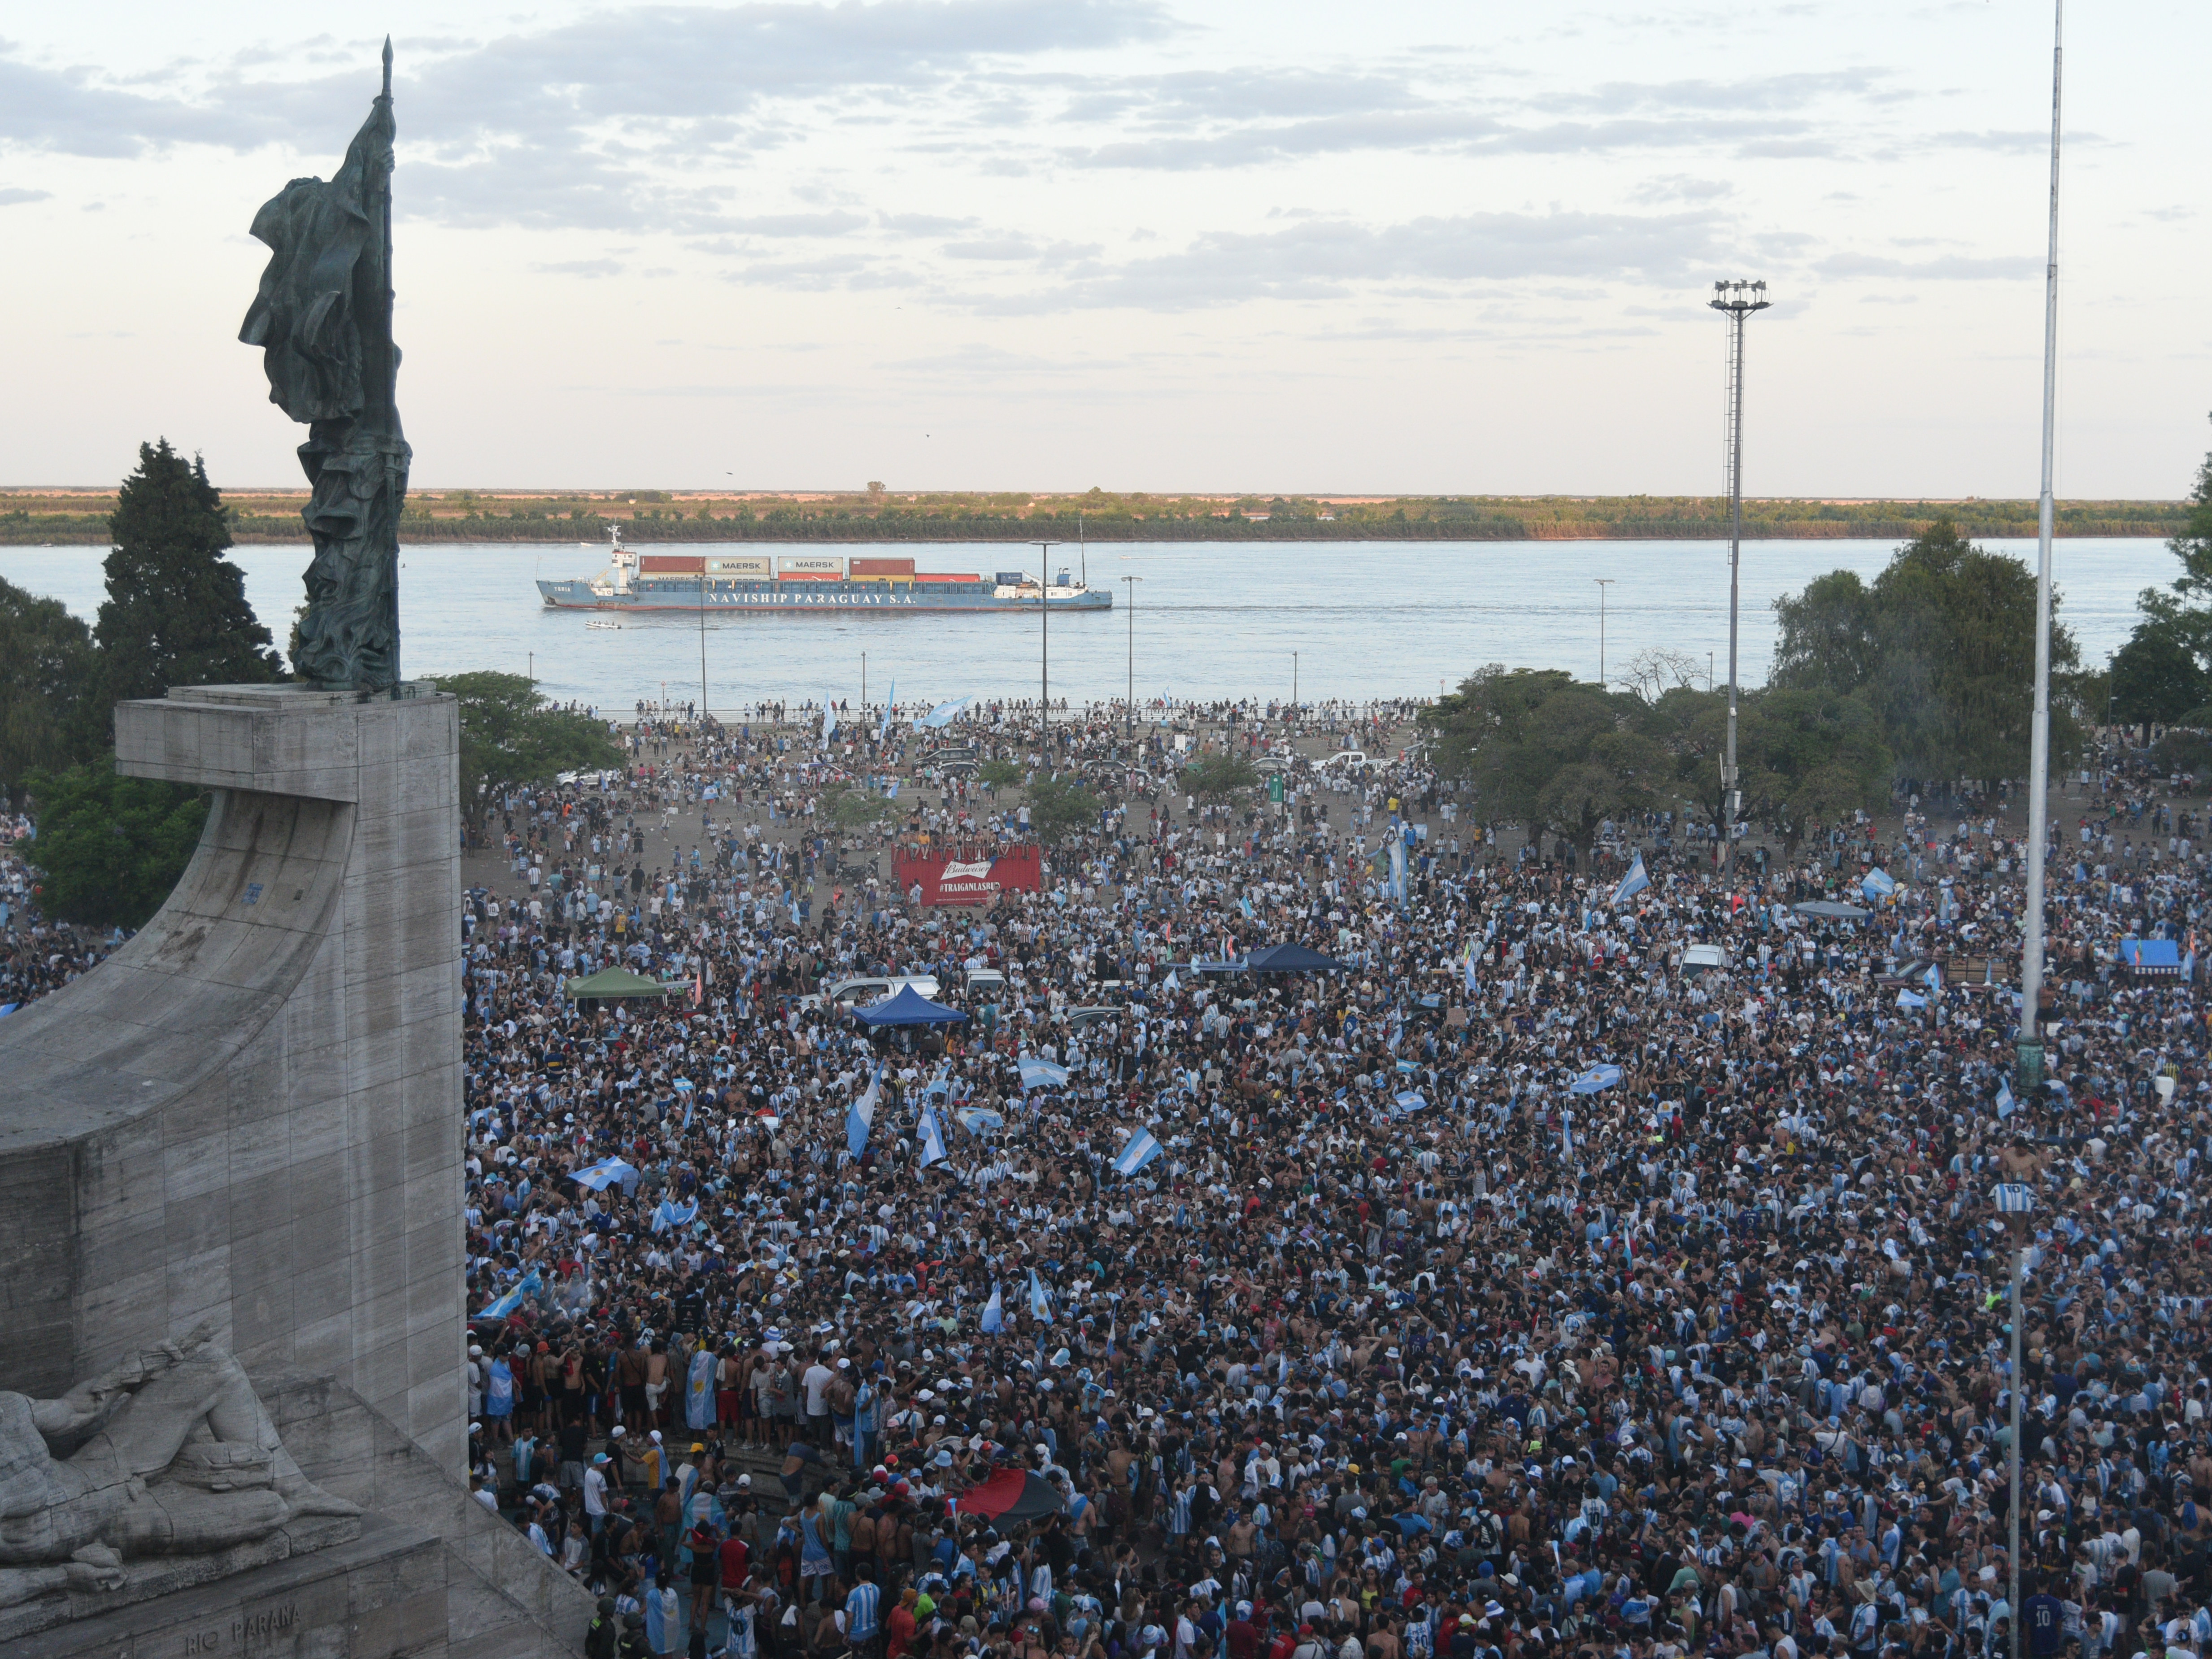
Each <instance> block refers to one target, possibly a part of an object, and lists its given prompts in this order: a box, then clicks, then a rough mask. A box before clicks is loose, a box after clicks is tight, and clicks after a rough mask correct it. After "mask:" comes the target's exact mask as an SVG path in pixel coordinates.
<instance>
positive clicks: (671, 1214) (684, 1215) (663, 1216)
mask: <svg viewBox="0 0 2212 1659" xmlns="http://www.w3.org/2000/svg"><path fill="white" fill-rule="evenodd" d="M698 1218H699V1200H697V1199H696V1198H695V1199H693V1200H691V1202H690V1206H689V1207H687V1208H684V1209H681V1210H679V1209H678V1208H677V1207H676V1200H674V1199H672V1198H664V1199H662V1200H660V1202H659V1204H658V1205H656V1206H654V1207H653V1231H655V1232H657V1233H665V1232H666V1231H668V1230H669V1229H670V1228H671V1227H688V1226H690V1225H691V1223H693V1222H694V1221H696V1220H697V1219H698Z"/></svg>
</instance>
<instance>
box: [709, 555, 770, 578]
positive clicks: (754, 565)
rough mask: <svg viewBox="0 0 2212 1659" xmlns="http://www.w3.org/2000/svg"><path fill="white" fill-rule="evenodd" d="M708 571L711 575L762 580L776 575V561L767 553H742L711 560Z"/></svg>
mask: <svg viewBox="0 0 2212 1659" xmlns="http://www.w3.org/2000/svg"><path fill="white" fill-rule="evenodd" d="M707 570H708V574H710V575H715V576H750V577H753V578H755V579H756V580H762V579H765V578H767V577H769V576H773V575H774V574H775V560H774V559H772V558H770V557H769V556H768V555H767V554H765V553H741V554H738V555H737V556H734V557H731V558H722V559H709V560H708V561H707Z"/></svg>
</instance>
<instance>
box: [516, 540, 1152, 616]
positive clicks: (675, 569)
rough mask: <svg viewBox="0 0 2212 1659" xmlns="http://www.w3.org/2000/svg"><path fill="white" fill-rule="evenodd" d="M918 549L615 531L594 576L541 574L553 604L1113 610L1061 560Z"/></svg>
mask: <svg viewBox="0 0 2212 1659" xmlns="http://www.w3.org/2000/svg"><path fill="white" fill-rule="evenodd" d="M914 567H915V562H914V561H913V560H912V559H901V558H869V557H858V556H847V555H845V554H842V553H730V554H701V553H691V554H682V553H646V554H640V553H638V552H636V551H635V550H632V549H630V548H627V547H624V546H623V544H622V537H621V534H620V532H616V534H615V538H614V545H613V547H612V548H611V550H610V552H609V558H608V564H607V568H605V570H603V571H601V572H600V573H599V574H598V575H596V576H594V577H592V579H591V580H589V581H578V580H573V579H572V580H567V581H544V580H541V581H539V582H538V592H539V594H540V595H542V596H543V597H544V601H545V605H546V608H547V609H548V610H553V611H713V612H714V613H715V614H717V615H725V614H726V615H754V616H799V615H803V614H807V613H810V612H811V613H817V614H818V613H819V612H821V611H917V612H919V611H1036V610H1037V609H1038V608H1039V607H1040V606H1043V607H1045V608H1048V609H1049V610H1053V611H1110V610H1112V609H1113V608H1114V596H1113V594H1112V593H1110V592H1104V591H1094V590H1093V589H1091V588H1090V587H1086V586H1085V585H1084V584H1083V583H1081V582H1080V581H1077V580H1073V578H1072V577H1071V575H1070V574H1069V573H1068V572H1067V571H1066V570H1065V569H1062V570H1061V571H1060V574H1059V576H1058V577H1057V579H1055V580H1053V581H1051V582H1049V583H1048V582H1047V581H1046V580H1044V579H1043V578H1042V577H1041V576H1033V575H1030V574H1029V573H1028V572H1027V571H1024V570H1000V571H997V572H995V573H994V574H993V575H992V576H991V577H990V578H988V579H986V578H984V577H981V576H978V575H974V574H942V573H932V572H928V571H918V570H916V569H915V568H914Z"/></svg>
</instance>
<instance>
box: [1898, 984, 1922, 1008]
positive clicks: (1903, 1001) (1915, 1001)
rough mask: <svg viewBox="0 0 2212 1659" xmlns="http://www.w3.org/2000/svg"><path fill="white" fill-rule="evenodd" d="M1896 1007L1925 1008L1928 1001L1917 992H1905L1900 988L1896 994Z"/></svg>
mask: <svg viewBox="0 0 2212 1659" xmlns="http://www.w3.org/2000/svg"><path fill="white" fill-rule="evenodd" d="M1897 1006H1899V1007H1900V1008H1925V1007H1926V1006H1928V999H1927V998H1926V997H1923V996H1922V995H1920V994H1918V993H1917V992H1913V991H1907V990H1905V989H1904V988H1902V987H1899V990H1898V993H1897Z"/></svg>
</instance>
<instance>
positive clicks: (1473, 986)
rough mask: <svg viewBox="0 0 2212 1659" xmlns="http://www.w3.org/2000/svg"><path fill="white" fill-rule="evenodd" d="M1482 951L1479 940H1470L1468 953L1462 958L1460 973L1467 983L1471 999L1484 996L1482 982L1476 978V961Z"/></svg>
mask: <svg viewBox="0 0 2212 1659" xmlns="http://www.w3.org/2000/svg"><path fill="white" fill-rule="evenodd" d="M1480 951H1481V942H1480V940H1478V939H1469V940H1468V942H1467V950H1466V951H1465V952H1464V953H1463V954H1462V956H1461V957H1460V973H1461V975H1462V977H1463V978H1465V980H1466V981H1467V994H1468V995H1469V996H1471V997H1472V996H1480V995H1481V994H1482V984H1481V981H1479V980H1478V979H1476V978H1475V976H1474V959H1475V957H1477V956H1478V955H1479V954H1480Z"/></svg>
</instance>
